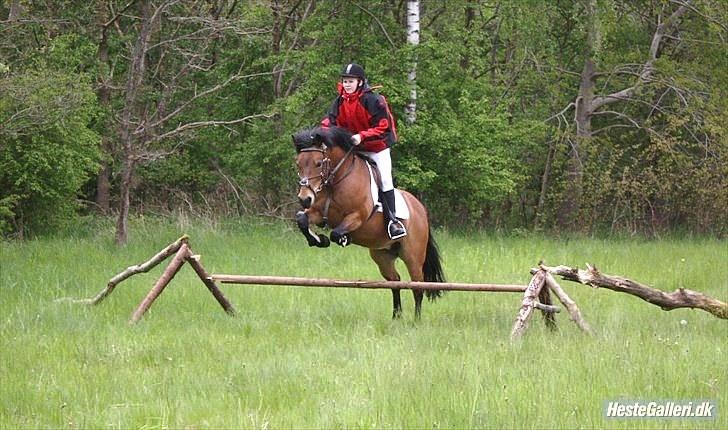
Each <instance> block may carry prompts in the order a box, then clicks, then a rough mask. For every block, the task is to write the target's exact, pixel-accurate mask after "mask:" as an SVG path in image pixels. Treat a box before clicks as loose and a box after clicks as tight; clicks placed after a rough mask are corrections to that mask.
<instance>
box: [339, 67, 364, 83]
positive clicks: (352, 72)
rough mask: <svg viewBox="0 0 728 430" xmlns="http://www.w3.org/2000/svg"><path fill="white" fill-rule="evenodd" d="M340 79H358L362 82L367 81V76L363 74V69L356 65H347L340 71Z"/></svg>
mask: <svg viewBox="0 0 728 430" xmlns="http://www.w3.org/2000/svg"><path fill="white" fill-rule="evenodd" d="M341 77H342V78H359V79H361V80H362V82H364V81H366V80H367V74H366V73H364V68H363V67H362V66H360V65H358V64H356V63H349V64H347V65H345V66H344V68H343V69H341Z"/></svg>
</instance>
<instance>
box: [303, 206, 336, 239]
mask: <svg viewBox="0 0 728 430" xmlns="http://www.w3.org/2000/svg"><path fill="white" fill-rule="evenodd" d="M312 222H313V223H314V224H319V223H321V222H323V216H321V213H320V212H319V211H317V210H312V209H310V208H309V209H306V210H303V211H299V212H298V213H297V214H296V224H297V225H298V229H299V230H301V233H303V236H304V237H305V238H306V240H307V241H308V246H316V247H319V248H326V247H328V246H329V245H330V242H329V238H328V237H326V236H323V235H319V234H316V232H314V231H313V230H311V223H312Z"/></svg>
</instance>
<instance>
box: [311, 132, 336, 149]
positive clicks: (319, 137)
mask: <svg viewBox="0 0 728 430" xmlns="http://www.w3.org/2000/svg"><path fill="white" fill-rule="evenodd" d="M311 138H312V139H313V141H314V142H316V143H320V144H321V145H323V146H324V149H326V147H327V146H334V145H333V143H332V142H331V130H330V129H328V128H323V127H319V128H317V129H316V130H314V131H313V132H311Z"/></svg>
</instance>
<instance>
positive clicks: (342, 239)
mask: <svg viewBox="0 0 728 430" xmlns="http://www.w3.org/2000/svg"><path fill="white" fill-rule="evenodd" d="M351 136H352V134H351V133H350V132H349V131H348V130H346V129H343V128H339V127H330V128H323V127H318V128H313V129H307V130H303V131H301V132H299V133H297V134H294V135H293V136H292V137H293V144H294V146H295V149H296V167H297V170H298V176H299V182H298V187H299V188H298V200H299V203H300V204H301V207H302V210H301V211H299V212H298V213H296V224H297V225H298V228H299V229H300V231H301V233H302V234H303V236H304V237H305V238H306V240H307V241H308V245H309V246H315V247H319V248H325V247H328V246H329V245H330V244H331V242H334V243H337V244H339V245H341V246H347V245H349V244H351V243H354V244H356V245H359V246H362V247H366V248H369V255H370V257H371V259H372V260H374V262H375V263H376V264H377V266H378V267H379V273H381V275H382V276H383V277H384V279H386V280H388V281H399V280H400V276H399V273H398V272H397V270H396V268H395V261H396V260H397V258H400V259H402V261H404V264H405V266H406V267H407V271H408V272H409V276H410V279H411V280H412V281H425V282H444V281H445V276H444V273H443V269H442V265H441V262H440V253H439V250H438V247H437V244H436V243H435V240H434V238H433V237H432V229H431V227H430V222H429V219H428V215H427V209H426V208H425V206H424V205H423V204H422V203H421V202H420V201H419V200H418V199H417V198H415V197H414V196H413V195H412V194H410V193H408V192H407V191H404V190H400V192H401V194H402V196H403V198H404V201H405V202H406V205H407V208H408V209H409V214H410V216H409V219H406V220H403V223H404V225H405V228H406V229H407V235H406V236H405V237H403V238H400V239H397V240H391V239H390V238H389V237H388V235H387V232H386V220H385V217H384V216H383V214H382V213H381V212H378V211H377V207H376V205H377V201H375V199H374V198H373V197H372V192H371V188H370V187H371V181H372V177H371V175H370V172H378V170H377V169H376V167H375V166H370V167H368V166H367V163H371V160H369V159H368V158H366V157H365V156H363V155H362V154H360V153H359V152H358V151H356V147H355V146H354V144H353V143H352V142H351ZM392 210H393V211H394V209H392ZM312 224H315V225H317V226H319V227H327V226H333V229H332V230H331V234H330V238H327V237H326V236H324V235H321V234H317V233H316V232H314V231H313V230H312V229H311V225H312ZM412 293H413V295H414V300H415V319H419V318H420V315H421V309H422V298H423V291H422V290H421V289H412ZM425 294H426V295H427V297H428V298H429V299H430V300H431V301H434V300H435V299H436V298H438V297H440V296H441V295H442V291H440V290H427V291H426V292H425ZM392 307H393V311H392V318H393V319H397V318H400V317H401V315H402V303H401V300H400V290H399V289H392Z"/></svg>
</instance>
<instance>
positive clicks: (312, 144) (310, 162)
mask: <svg viewBox="0 0 728 430" xmlns="http://www.w3.org/2000/svg"><path fill="white" fill-rule="evenodd" d="M292 137H293V145H294V146H295V148H296V152H297V154H296V168H297V169H298V178H299V181H298V186H299V188H298V201H299V202H300V203H301V206H303V207H304V208H310V207H311V206H313V204H314V202H315V201H316V195H317V194H318V193H319V192H320V191H321V190H322V189H323V188H324V186H325V185H326V184H327V183H328V182H329V181H330V180H331V176H333V173H335V169H336V168H334V169H332V167H331V166H332V163H333V164H334V165H338V163H339V161H340V159H341V157H342V156H343V155H342V154H343V152H341V151H337V150H336V148H340V149H342V150H346V151H348V150H349V149H351V146H352V143H351V133H349V132H348V131H346V130H344V129H341V128H338V127H332V128H313V129H309V130H303V131H301V132H298V133H296V134H294V135H293V136H292Z"/></svg>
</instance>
